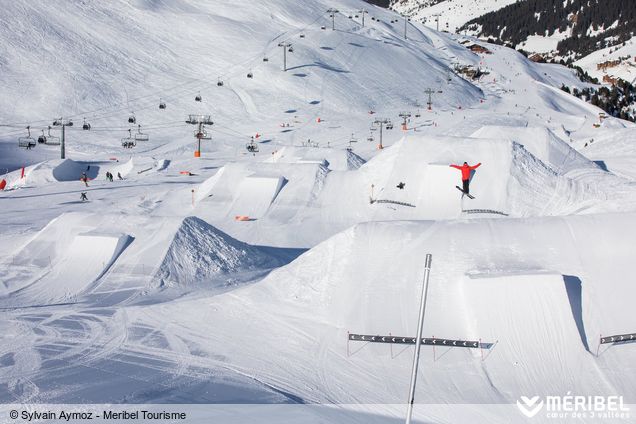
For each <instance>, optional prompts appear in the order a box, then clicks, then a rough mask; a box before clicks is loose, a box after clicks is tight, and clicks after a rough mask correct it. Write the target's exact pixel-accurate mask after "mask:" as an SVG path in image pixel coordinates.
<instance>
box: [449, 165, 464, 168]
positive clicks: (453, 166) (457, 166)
mask: <svg viewBox="0 0 636 424" xmlns="http://www.w3.org/2000/svg"><path fill="white" fill-rule="evenodd" d="M450 167H451V168H456V169H462V167H461V166H459V165H450Z"/></svg>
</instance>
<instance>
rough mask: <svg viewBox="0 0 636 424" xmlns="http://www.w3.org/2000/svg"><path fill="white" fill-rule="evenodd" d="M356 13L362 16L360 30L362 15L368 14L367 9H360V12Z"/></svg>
mask: <svg viewBox="0 0 636 424" xmlns="http://www.w3.org/2000/svg"><path fill="white" fill-rule="evenodd" d="M358 13H359V14H360V15H362V28H364V15H365V14H367V13H369V12H368V11H367V9H360V10H358Z"/></svg>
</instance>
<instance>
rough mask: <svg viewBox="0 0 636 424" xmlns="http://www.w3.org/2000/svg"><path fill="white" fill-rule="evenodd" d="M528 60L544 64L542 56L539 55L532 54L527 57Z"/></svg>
mask: <svg viewBox="0 0 636 424" xmlns="http://www.w3.org/2000/svg"><path fill="white" fill-rule="evenodd" d="M528 59H530V60H531V61H533V62H538V63H544V62H545V58H544V57H543V55H540V54H539V53H534V54H532V55H530V56H528Z"/></svg>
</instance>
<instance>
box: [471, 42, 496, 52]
mask: <svg viewBox="0 0 636 424" xmlns="http://www.w3.org/2000/svg"><path fill="white" fill-rule="evenodd" d="M467 47H468V49H469V50H470V51H472V52H475V53H485V54H492V52H491V51H490V50H488V49H487V48H485V47H484V46H480V45H479V44H471V45H469V46H467Z"/></svg>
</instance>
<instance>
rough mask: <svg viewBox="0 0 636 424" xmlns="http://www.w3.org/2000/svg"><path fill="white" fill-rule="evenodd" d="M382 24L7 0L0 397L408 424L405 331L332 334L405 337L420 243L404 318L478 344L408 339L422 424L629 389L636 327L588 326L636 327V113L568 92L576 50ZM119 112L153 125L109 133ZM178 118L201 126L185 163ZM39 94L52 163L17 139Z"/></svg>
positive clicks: (348, 3) (191, 7)
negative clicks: (464, 177)
mask: <svg viewBox="0 0 636 424" xmlns="http://www.w3.org/2000/svg"><path fill="white" fill-rule="evenodd" d="M445 3H448V2H444V3H440V5H438V6H437V8H438V9H439V8H443V7H449V6H452V7H459V6H460V2H452V4H450V3H449V4H445ZM495 3H497V2H483V4H482V6H483V8H484V10H485V9H487V8H493V7H495V6H496V7H499V6H501V2H498V3H497V4H495ZM504 3H505V2H504ZM461 4H463V5H464V6H465V7H464V10H465V9H466V8H467V7H468V6H470V5H471V4H472V3H470V2H463V3H461ZM482 6H480V7H482ZM329 7H337V8H338V9H339V10H340V11H341V12H339V13H337V14H336V16H335V22H336V28H337V30H336V31H332V30H331V29H330V25H331V19H330V18H329V16H328V15H327V14H326V13H325V11H326V10H327V9H328V8H329ZM363 7H364V8H367V9H368V10H369V14H368V15H366V19H365V27H364V28H363V27H362V23H361V19H360V17H358V18H355V16H354V15H355V11H357V10H360V9H361V8H363ZM451 12H452V13H455V12H454V11H451ZM484 13H485V12H484ZM349 14H351V15H352V18H351V19H349ZM457 16H459V17H458V18H457V19H460V17H461V14H458V15H457ZM371 17H374V18H376V19H374V20H372V19H371ZM396 18H397V15H396V14H395V13H394V12H391V11H387V10H383V9H380V8H376V7H374V6H371V5H369V4H366V3H362V2H360V1H358V0H338V1H336V2H325V1H322V0H318V1H314V2H309V3H307V2H293V1H290V0H267V1H263V2H256V3H254V2H247V1H238V2H237V1H229V0H222V1H217V2H213V3H205V2H191V1H186V0H163V1H137V0H135V1H125V0H117V1H114V2H85V3H81V2H80V3H65V2H61V3H56V4H50V3H48V2H42V1H38V2H12V3H7V5H5V7H4V9H3V14H2V16H0V49H1V51H0V53H1V54H0V69H1V70H2V72H0V84H2V87H3V88H4V91H3V96H2V97H0V124H2V125H6V126H3V127H2V128H0V167H1V168H3V169H0V173H1V176H0V179H5V180H6V181H7V187H6V189H5V191H2V192H0V212H1V216H2V224H1V225H0V237H1V240H2V243H0V314H1V318H2V319H0V331H1V332H2V334H3V339H2V340H3V343H0V401H2V402H3V403H4V404H5V406H6V407H7V408H9V404H10V403H17V404H26V403H28V404H38V403H46V402H48V403H59V404H66V403H79V404H86V403H98V404H99V403H112V404H121V403H126V404H131V403H138V404H150V403H157V404H186V403H187V404H210V403H217V404H241V403H252V404H259V403H263V404H281V403H311V404H315V405H314V406H316V407H323V406H324V407H325V409H316V408H314V409H312V408H310V407H307V408H303V409H293V408H290V409H286V408H284V407H283V406H280V405H276V406H275V407H271V408H268V407H263V409H259V407H256V406H255V407H254V409H250V407H248V406H244V405H241V406H240V408H239V407H236V411H235V412H236V414H238V415H232V413H230V412H227V411H231V407H228V408H230V409H229V410H226V411H225V412H224V413H225V414H226V415H223V413H221V412H219V414H220V415H218V416H216V417H212V418H210V417H208V418H204V419H203V421H202V422H230V421H227V420H228V419H231V418H233V417H236V416H239V415H240V416H242V417H244V418H245V419H246V420H248V421H249V420H253V419H254V418H258V419H260V420H262V422H284V421H282V419H288V420H292V421H293V420H296V421H295V422H343V423H354V422H394V421H395V422H398V420H399V421H401V420H402V419H403V413H404V403H405V401H406V399H405V398H406V394H407V391H408V387H407V386H408V377H409V375H410V366H411V361H412V352H413V349H412V347H410V346H404V345H401V346H400V345H395V346H392V347H391V346H389V345H386V344H374V343H368V344H358V343H357V342H349V343H347V332H352V333H361V334H389V333H391V334H394V335H396V334H397V335H401V336H412V335H413V334H414V332H415V329H416V316H417V310H418V302H419V293H420V289H421V283H422V276H423V272H424V270H423V262H424V257H425V255H426V254H427V253H431V254H432V255H433V264H432V271H431V281H430V287H429V297H428V303H427V311H426V316H425V321H424V335H425V337H431V336H436V337H443V338H449V339H464V340H465V339H481V340H482V342H483V343H484V348H483V349H481V350H468V349H456V348H442V347H435V350H433V348H431V347H430V346H424V347H423V351H422V352H423V354H422V358H421V364H420V366H421V368H420V369H421V373H420V376H419V382H418V388H417V392H416V398H415V400H416V408H415V415H416V418H417V419H418V420H421V421H423V422H435V423H438V422H439V423H442V422H469V421H470V422H484V423H485V422H488V423H493V422H502V423H503V422H519V421H520V420H522V419H523V418H522V415H521V413H520V412H519V411H518V410H517V408H516V406H514V405H515V403H516V401H517V400H519V399H520V397H521V396H527V397H532V396H564V395H567V394H568V393H570V394H573V395H588V396H609V395H620V396H623V397H624V401H625V403H626V404H630V406H631V407H632V411H634V409H633V407H634V405H633V404H636V380H634V378H633V375H634V371H635V369H634V367H635V365H634V364H636V350H635V349H634V346H636V344H633V343H624V344H604V345H599V338H600V335H601V334H603V335H610V334H622V333H633V332H635V331H636V315H635V314H634V313H633V307H632V304H633V299H634V296H635V295H636V285H634V281H633V278H632V277H631V276H632V274H633V265H634V264H633V263H634V260H633V259H634V258H633V250H634V249H633V246H632V245H633V240H634V238H636V225H635V224H634V223H635V222H636V215H635V214H636V173H635V172H634V169H636V146H634V143H633V142H632V141H633V139H634V134H635V131H636V126H634V124H632V123H629V122H625V121H621V120H618V119H615V118H611V117H608V118H606V119H604V121H603V123H602V125H600V126H599V125H595V124H598V123H599V112H600V109H598V108H596V107H594V106H592V105H590V104H588V103H585V102H583V101H582V100H580V99H577V98H575V97H573V96H570V95H568V94H567V93H565V92H563V91H561V90H560V87H561V85H562V84H566V85H568V86H570V87H573V86H576V87H579V88H581V87H587V86H590V85H589V84H585V83H582V82H580V81H579V80H578V79H577V78H576V76H575V75H574V74H573V72H572V70H570V69H567V68H565V67H561V66H558V65H548V64H537V63H533V62H531V61H529V60H528V59H526V58H525V57H523V56H522V55H521V54H519V53H518V52H515V51H514V50H510V49H507V48H504V47H501V46H496V45H489V44H487V43H483V42H481V41H478V40H475V39H473V38H470V37H458V36H455V35H450V34H445V33H441V32H440V33H438V32H436V31H434V30H433V29H431V28H430V27H425V26H422V25H421V24H419V23H416V22H412V24H411V26H409V29H408V31H409V34H408V39H406V40H405V39H404V36H403V32H402V31H403V26H402V25H400V24H395V25H392V24H390V22H391V20H394V19H396ZM444 19H446V18H443V19H442V22H445V21H444ZM400 22H402V21H400ZM458 22H459V21H458ZM428 25H430V21H429V23H428ZM321 26H325V28H326V29H324V30H323V29H321ZM301 34H302V37H301ZM462 40H469V41H470V42H476V43H478V44H482V45H484V46H485V47H487V48H488V49H489V50H490V51H491V54H475V53H473V52H471V51H470V50H468V49H467V48H466V47H465V46H464V45H463V44H461V43H460V41H462ZM281 41H289V42H292V43H293V52H292V53H289V52H288V53H287V59H288V67H289V69H288V71H287V72H286V73H285V72H283V71H282V69H281V66H282V48H281V47H278V43H279V42H281ZM62 51H63V52H64V53H65V54H64V55H62V54H61V53H60V52H62ZM632 56H633V55H632ZM264 57H267V58H268V61H263V58H264ZM461 66H471V67H473V68H474V69H477V68H479V69H480V70H481V71H482V72H483V74H482V75H481V76H480V77H478V78H477V79H475V80H471V79H468V77H466V76H463V75H459V74H456V73H455V71H454V69H456V68H460V67H461ZM250 71H251V72H252V74H253V75H252V76H253V78H247V73H248V72H250ZM219 77H220V78H221V80H222V81H223V85H222V86H219V85H217V81H218V79H219ZM429 88H430V89H432V91H433V94H432V107H431V110H429V109H428V108H427V101H428V96H427V95H426V94H425V90H426V89H429ZM440 91H441V93H440ZM198 93H200V94H201V96H202V102H196V101H195V100H194V96H195V95H196V94H198ZM159 98H161V99H162V100H163V101H165V102H166V104H167V108H166V109H159V108H158V104H159ZM131 112H134V115H135V117H136V119H137V123H138V124H141V125H142V127H141V132H142V133H147V134H149V135H150V139H149V140H148V141H139V142H138V143H137V146H136V147H134V148H131V149H128V148H124V147H122V145H121V139H122V138H126V137H127V136H128V129H129V127H130V128H131V132H132V134H133V135H134V133H135V131H137V133H138V130H139V129H138V128H137V127H136V126H134V125H129V124H128V117H129V115H130V114H131ZM403 112H410V114H411V116H410V117H407V118H406V129H402V118H401V117H400V116H399V114H402V113H403ZM190 114H197V115H199V114H210V115H211V120H212V121H213V122H214V124H212V125H206V131H207V132H208V133H209V134H210V135H211V139H210V140H202V149H201V157H200V158H197V157H194V155H193V151H194V150H195V145H196V140H195V138H194V137H193V131H194V130H195V127H194V126H192V125H190V124H186V123H185V120H186V117H187V116H188V115H190ZM60 115H61V116H62V117H64V118H72V119H73V120H74V122H75V124H74V126H73V127H68V128H67V130H66V135H67V145H66V147H67V158H66V159H59V147H54V146H47V145H42V144H38V145H36V147H35V148H33V149H31V150H25V149H20V148H18V143H17V137H20V136H25V135H26V129H25V127H26V126H27V125H30V126H31V131H32V133H33V134H34V135H37V134H39V132H40V130H41V129H42V128H45V127H48V125H50V124H51V123H52V121H53V119H57V118H59V117H60ZM84 117H86V120H87V121H90V123H91V125H92V128H91V130H90V131H84V130H82V126H81V124H82V122H83V118H84ZM318 118H320V119H318ZM385 119H389V120H390V121H391V122H392V124H393V126H394V128H393V129H387V128H386V126H385V125H383V126H382V129H380V126H379V123H380V122H382V121H384V120H385ZM52 131H53V132H54V133H55V134H59V129H58V128H57V127H55V128H54V129H53V130H52ZM380 132H382V145H383V147H384V148H383V149H378V148H377V147H378V145H379V143H380ZM257 134H258V136H256V135H257ZM252 137H254V142H255V145H256V146H258V151H248V150H247V149H246V144H248V143H249V142H250V141H251V138H252ZM464 161H466V162H468V163H469V164H470V165H474V164H476V163H481V166H480V167H479V168H477V169H476V171H475V172H474V174H473V175H472V179H471V183H470V192H471V194H473V195H474V196H475V199H468V198H467V197H465V196H462V193H461V192H460V191H458V190H457V188H456V187H455V186H461V184H462V182H461V174H460V172H459V171H458V170H457V169H454V168H452V167H450V166H449V165H450V164H462V163H463V162H464ZM23 166H24V167H25V170H24V171H25V176H24V178H23V177H22V167H23ZM107 172H111V173H113V174H114V176H115V178H114V181H113V182H110V181H107V179H106V173H107ZM82 173H86V174H87V176H88V177H89V181H88V186H86V185H85V184H84V183H83V182H81V181H80V177H81V175H82ZM117 174H121V177H122V178H121V179H119V178H118V176H117ZM82 192H85V193H86V195H87V197H88V201H81V200H80V193H82ZM237 217H238V218H239V219H237ZM347 348H348V349H349V350H347ZM482 355H483V356H482ZM206 406H207V405H206ZM278 408H281V409H278ZM5 409H6V408H5ZM212 409H213V408H212V407H210V410H212ZM268 411H269V412H268ZM283 411H285V412H284V413H283ZM287 411H289V412H287ZM2 412H3V413H4V411H2ZM276 413H280V414H281V415H284V417H281V415H276V417H277V418H273V416H274V415H268V414H276ZM339 413H340V414H343V415H339V416H338V418H337V419H336V418H333V417H334V416H335V415H332V414H339ZM631 413H632V414H633V412H631ZM287 414H289V415H287ZM228 417H229V418H228ZM216 418H218V420H215V419H216ZM632 418H633V417H632ZM206 419H207V421H206ZM223 420H225V421H223ZM321 420H322V421H321ZM330 420H331V421H330ZM534 421H537V422H548V421H550V420H549V419H548V418H547V417H542V416H537V417H535V419H534ZM583 421H585V420H583Z"/></svg>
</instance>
